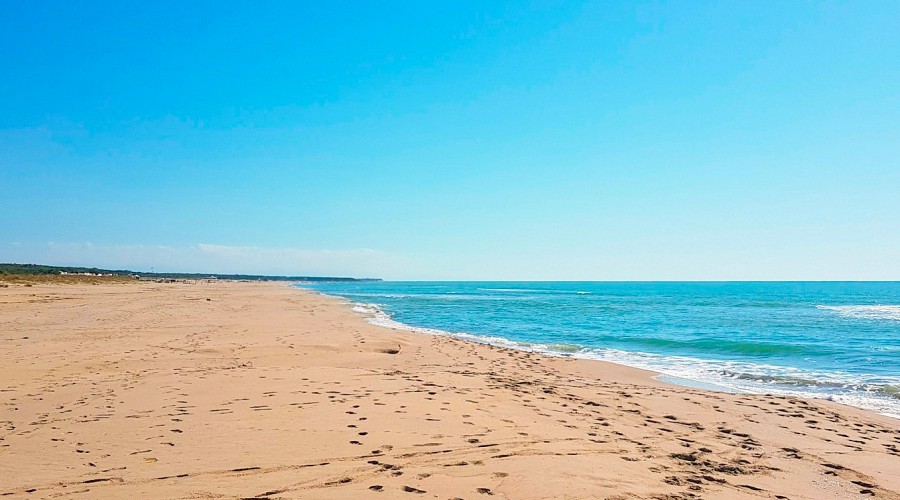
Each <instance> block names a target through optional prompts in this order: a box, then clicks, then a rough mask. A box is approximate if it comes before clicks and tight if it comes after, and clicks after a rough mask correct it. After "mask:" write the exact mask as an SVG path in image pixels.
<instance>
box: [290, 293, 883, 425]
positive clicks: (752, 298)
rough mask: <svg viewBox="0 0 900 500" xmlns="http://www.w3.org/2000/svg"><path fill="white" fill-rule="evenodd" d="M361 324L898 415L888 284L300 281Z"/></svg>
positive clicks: (744, 390)
mask: <svg viewBox="0 0 900 500" xmlns="http://www.w3.org/2000/svg"><path fill="white" fill-rule="evenodd" d="M301 286H302V287H303V288H309V289H312V290H317V291H319V292H322V293H325V294H328V295H337V296H341V297H345V298H347V299H349V300H350V301H352V302H353V303H355V304H356V307H357V309H358V310H360V311H362V312H364V313H365V314H367V316H368V317H369V319H370V321H372V322H375V323H379V324H383V325H387V326H393V327H399V328H409V329H416V330H421V331H426V332H428V333H436V334H453V335H456V336H462V337H465V338H468V339H470V340H476V341H482V342H490V343H494V344H500V345H507V346H511V347H516V348H520V349H527V350H535V351H541V352H546V353H548V354H555V355H566V356H575V357H581V358H592V359H601V360H606V361H612V362H616V363H620V364H624V365H629V366H634V367H638V368H646V369H651V370H655V371H658V372H661V373H664V374H666V375H669V376H671V377H675V378H674V379H673V380H678V379H687V380H689V381H695V382H701V383H705V384H713V385H715V386H722V387H726V388H729V389H732V390H738V391H743V392H757V393H760V392H765V393H780V394H797V395H802V396H812V397H825V398H829V399H833V400H835V401H838V402H842V403H845V404H850V405H854V406H858V407H862V408H867V409H873V410H876V411H878V412H881V413H884V414H888V415H891V416H895V417H898V418H900V283H898V282H854V283H849V282H839V283H824V282H784V283H772V282H745V283H738V282H735V283H695V282H690V283H673V282H665V283H648V282H640V283H610V282H354V283H318V284H304V285H301Z"/></svg>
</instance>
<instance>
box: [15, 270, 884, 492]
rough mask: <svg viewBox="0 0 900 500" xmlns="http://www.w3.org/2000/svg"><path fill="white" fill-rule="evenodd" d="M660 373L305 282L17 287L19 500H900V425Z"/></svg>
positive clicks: (864, 413) (862, 413)
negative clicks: (413, 323) (378, 321)
mask: <svg viewBox="0 0 900 500" xmlns="http://www.w3.org/2000/svg"><path fill="white" fill-rule="evenodd" d="M652 375H653V374H652V373H649V372H644V371H640V370H635V369H631V368H626V367H622V366H618V365H613V364H608V363H602V362H597V361H585V360H574V359H570V358H550V357H545V356H541V355H538V354H533V353H526V352H520V351H515V350H509V349H503V348H499V347H493V346H488V345H480V344H474V343H468V342H463V341H460V340H456V339H452V338H448V337H440V336H430V335H424V334H417V333H410V332H405V331H399V330H391V329H386V328H381V327H377V326H373V325H370V324H368V323H366V322H365V321H364V319H363V318H362V317H361V316H360V315H359V314H357V313H355V312H353V311H352V310H351V309H350V308H349V307H348V306H346V305H344V304H342V303H341V302H340V301H339V300H338V299H333V298H328V297H322V296H319V295H316V294H313V293H311V292H307V291H302V290H298V289H295V288H291V287H287V286H285V285H284V284H276V283H230V282H220V283H200V282H198V283H172V284H157V283H137V282H136V283H130V284H102V283H101V284H96V283H95V284H77V283H75V284H73V283H68V284H38V285H35V286H30V287H25V286H22V285H20V284H14V285H11V286H9V287H7V288H3V289H0V495H3V496H9V497H22V498H127V497H131V498H441V499H447V498H465V499H476V498H488V497H493V498H511V499H519V498H622V499H625V498H662V499H681V498H684V499H687V498H790V499H802V498H806V499H818V500H820V499H824V498H873V497H874V498H885V499H900V421H898V420H895V419H891V418H888V417H883V416H880V415H877V414H875V413H872V412H867V411H863V410H859V409H855V408H850V407H846V406H841V405H838V404H835V403H831V402H828V401H820V400H804V399H799V398H792V397H775V396H764V395H739V394H726V393H716V392H708V391H703V390H699V389H691V388H685V387H677V386H671V385H667V384H664V383H662V382H658V381H655V380H653V379H652Z"/></svg>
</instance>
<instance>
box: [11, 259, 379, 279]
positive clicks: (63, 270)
mask: <svg viewBox="0 0 900 500" xmlns="http://www.w3.org/2000/svg"><path fill="white" fill-rule="evenodd" d="M0 275H18V276H47V275H85V276H131V277H135V278H149V279H221V280H239V281H298V282H354V281H381V278H349V277H343V276H280V275H265V274H222V273H154V272H145V271H129V270H125V269H115V270H113V269H100V268H96V267H71V266H47V265H42V264H15V263H0Z"/></svg>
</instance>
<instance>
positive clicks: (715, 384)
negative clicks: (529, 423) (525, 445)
mask: <svg viewBox="0 0 900 500" xmlns="http://www.w3.org/2000/svg"><path fill="white" fill-rule="evenodd" d="M303 285H304V283H296V284H291V285H290V286H291V287H292V288H296V289H299V290H304V291H307V292H311V293H314V294H317V295H319V296H322V297H326V298H330V299H337V300H338V301H340V303H341V304H342V305H346V306H347V307H349V308H351V309H352V310H353V311H355V312H357V313H359V315H360V317H362V318H363V319H364V320H365V321H366V322H368V323H369V324H372V325H374V326H377V327H381V328H388V329H391V330H396V331H403V332H412V333H417V334H425V335H436V336H443V337H449V338H454V339H458V340H461V341H464V342H473V343H476V344H483V345H492V346H495V347H500V348H504V349H513V350H516V351H520V352H530V353H536V354H539V355H543V356H548V357H563V358H566V357H568V358H573V359H582V360H588V361H596V362H601V363H610V364H613V365H616V366H621V367H625V368H630V369H635V370H642V371H644V372H648V373H651V374H652V376H651V378H652V379H653V380H657V381H660V382H663V383H666V384H670V385H676V386H680V387H689V388H694V389H701V390H710V391H716V392H724V393H731V394H755V395H777V396H786V397H797V398H805V399H816V400H821V401H828V402H831V403H836V404H839V405H842V406H846V407H849V408H855V409H860V410H864V411H870V412H873V413H875V414H878V415H880V416H884V417H888V418H892V419H897V420H900V413H895V412H896V410H895V409H893V408H891V409H890V410H885V409H880V408H878V407H877V406H878V405H876V404H874V403H872V402H870V401H867V402H865V403H862V404H852V403H850V402H846V401H841V400H837V399H834V395H830V394H827V393H816V392H810V391H802V390H792V389H789V388H785V387H777V386H775V387H752V388H751V387H740V386H730V385H728V384H727V382H726V381H718V380H703V379H701V378H692V377H690V376H687V375H683V374H675V373H668V372H665V371H661V370H659V369H655V368H651V367H646V366H635V365H634V364H628V363H627V362H625V361H619V360H611V359H601V358H597V357H592V356H590V355H585V354H582V353H581V352H580V350H583V349H584V348H582V349H580V350H579V351H573V352H562V351H555V350H553V349H551V348H550V346H548V345H544V344H534V343H523V342H519V341H514V340H510V339H507V338H504V337H490V336H483V335H477V334H470V333H464V332H451V331H446V330H441V329H438V328H430V327H420V326H414V325H409V324H406V323H402V322H399V321H396V320H394V319H393V317H392V316H391V314H389V313H388V312H386V311H384V310H383V309H382V308H381V306H379V305H378V304H373V303H365V302H355V301H353V300H351V299H349V298H346V297H342V296H340V295H329V294H327V293H325V292H321V291H319V290H316V289H315V288H305V287H303ZM626 354H635V353H626ZM638 354H641V353H638ZM685 359H690V358H685ZM700 361H704V360H700Z"/></svg>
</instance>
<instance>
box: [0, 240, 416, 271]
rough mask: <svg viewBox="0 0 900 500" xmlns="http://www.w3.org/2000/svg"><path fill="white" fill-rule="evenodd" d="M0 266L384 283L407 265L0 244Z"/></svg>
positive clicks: (281, 254) (287, 250) (350, 257)
mask: <svg viewBox="0 0 900 500" xmlns="http://www.w3.org/2000/svg"><path fill="white" fill-rule="evenodd" d="M0 261H4V262H19V263H39V264H50V265H66V266H90V267H101V268H107V269H130V270H135V271H149V270H151V269H152V270H154V271H157V272H201V273H206V272H209V273H213V272H215V273H246V274H278V275H323V276H324V275H328V276H355V277H363V276H366V277H383V276H385V275H396V274H397V273H398V272H400V271H401V270H402V269H404V268H405V267H406V262H405V259H404V258H402V257H400V256H396V255H392V254H388V253H385V252H381V251H378V250H372V249H368V248H360V249H350V250H329V249H306V248H291V247H257V246H230V245H216V244H209V243H200V244H196V245H189V246H164V245H97V244H92V243H56V242H50V243H46V244H37V245H30V244H25V243H20V242H17V243H9V244H0Z"/></svg>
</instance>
